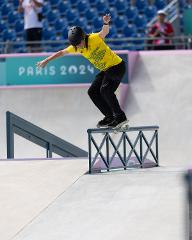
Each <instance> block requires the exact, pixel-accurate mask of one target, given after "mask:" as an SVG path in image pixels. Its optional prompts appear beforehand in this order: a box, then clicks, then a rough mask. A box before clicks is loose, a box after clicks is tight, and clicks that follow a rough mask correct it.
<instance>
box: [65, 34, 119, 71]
mask: <svg viewBox="0 0 192 240" xmlns="http://www.w3.org/2000/svg"><path fill="white" fill-rule="evenodd" d="M66 50H67V52H68V53H80V54H82V55H83V56H84V57H85V58H87V59H88V60H89V61H90V62H91V63H92V64H93V65H94V66H95V67H96V68H98V69H99V70H100V71H106V70H107V69H108V68H110V67H112V66H115V65H117V64H119V63H120V62H122V59H121V58H120V57H119V56H118V55H117V54H115V53H114V52H113V51H112V50H111V49H110V48H109V47H108V46H107V45H106V43H105V42H104V41H103V39H102V38H101V37H100V36H99V33H91V34H90V35H89V38H88V49H87V48H86V47H83V48H77V50H76V49H75V47H74V46H72V45H70V46H69V47H67V48H66Z"/></svg>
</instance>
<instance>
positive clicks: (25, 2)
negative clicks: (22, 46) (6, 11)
mask: <svg viewBox="0 0 192 240" xmlns="http://www.w3.org/2000/svg"><path fill="white" fill-rule="evenodd" d="M43 1H44V0H19V7H18V12H19V13H22V12H23V11H24V30H25V35H26V41H27V42H29V43H27V48H28V51H29V52H37V51H40V48H41V44H40V41H41V40H42V28H43V23H42V7H43ZM36 41H38V43H35V42H36Z"/></svg>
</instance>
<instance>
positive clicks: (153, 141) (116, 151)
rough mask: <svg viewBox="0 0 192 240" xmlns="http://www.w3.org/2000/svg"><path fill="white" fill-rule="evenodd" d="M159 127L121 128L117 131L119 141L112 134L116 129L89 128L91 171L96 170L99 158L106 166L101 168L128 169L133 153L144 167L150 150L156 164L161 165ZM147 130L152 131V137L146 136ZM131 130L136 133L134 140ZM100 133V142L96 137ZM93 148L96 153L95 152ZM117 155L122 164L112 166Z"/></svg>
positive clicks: (108, 169)
mask: <svg viewBox="0 0 192 240" xmlns="http://www.w3.org/2000/svg"><path fill="white" fill-rule="evenodd" d="M158 129H159V127H158V126H141V127H130V128H128V129H127V130H125V131H124V130H121V131H119V132H118V133H117V134H118V136H120V138H119V140H118V141H117V142H115V141H114V140H113V136H112V135H113V134H114V130H112V129H108V128H100V129H95V128H94V129H88V130H87V133H88V144H89V151H88V154H89V173H92V172H94V167H95V164H96V162H97V160H98V159H99V161H101V162H102V164H103V166H104V167H101V168H100V170H107V171H110V170H111V169H114V168H115V169H117V168H123V169H125V170H126V169H127V168H128V164H129V161H130V158H131V156H132V154H134V155H135V157H136V159H137V161H138V163H139V165H140V167H141V168H142V167H143V166H144V163H145V160H146V158H147V156H148V153H149V152H150V153H151V156H152V160H153V161H154V162H155V166H159V154H158ZM147 131H150V132H151V133H152V136H150V139H149V137H146V133H145V132H147ZM131 132H134V133H136V137H134V140H133V139H132V138H131V137H130V134H131ZM98 134H100V138H101V139H100V141H99V143H98V142H97V141H96V139H95V137H96V135H98ZM138 145H139V146H138ZM144 146H145V147H144ZM152 146H154V148H155V149H152ZM136 147H137V148H139V150H138V149H136ZM120 148H121V150H120ZM93 149H94V150H95V151H96V153H93ZM111 149H112V151H111ZM115 156H117V157H118V159H119V160H120V162H121V165H122V166H120V167H114V166H112V165H113V162H114V161H115V160H116V159H117V158H116V157H115Z"/></svg>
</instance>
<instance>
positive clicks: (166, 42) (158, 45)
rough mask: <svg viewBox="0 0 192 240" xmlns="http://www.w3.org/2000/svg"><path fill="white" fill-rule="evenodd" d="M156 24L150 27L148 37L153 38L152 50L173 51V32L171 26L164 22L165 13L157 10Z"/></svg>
mask: <svg viewBox="0 0 192 240" xmlns="http://www.w3.org/2000/svg"><path fill="white" fill-rule="evenodd" d="M157 14H158V15H157V22H156V23H155V24H154V25H153V26H152V27H151V30H150V31H149V37H152V38H155V39H153V40H151V43H152V45H153V47H152V49H153V50H169V49H174V45H173V42H172V39H171V38H172V37H173V35H174V30H173V27H172V24H171V23H169V22H166V20H165V19H166V15H167V14H166V12H165V11H163V10H159V11H158V12H157Z"/></svg>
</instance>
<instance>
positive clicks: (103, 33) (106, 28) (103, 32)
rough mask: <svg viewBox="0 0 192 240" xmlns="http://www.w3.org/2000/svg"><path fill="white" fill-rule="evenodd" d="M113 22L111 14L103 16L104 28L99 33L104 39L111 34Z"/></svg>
mask: <svg viewBox="0 0 192 240" xmlns="http://www.w3.org/2000/svg"><path fill="white" fill-rule="evenodd" d="M110 20H111V16H110V14H106V15H105V16H103V27H102V29H101V31H100V32H99V36H100V37H101V38H102V39H104V38H105V37H106V35H107V34H108V33H109V22H110Z"/></svg>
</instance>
